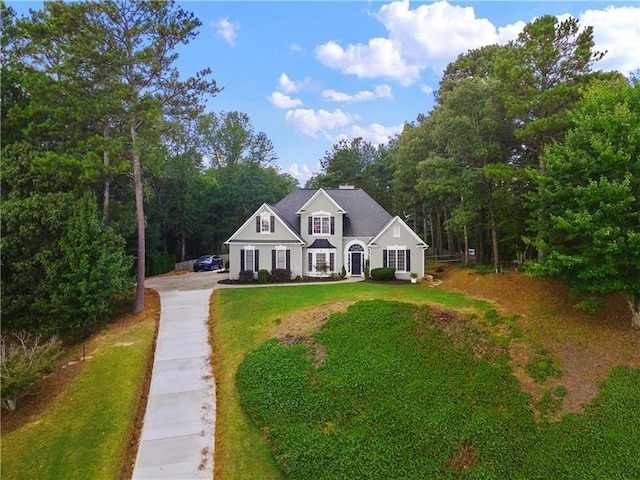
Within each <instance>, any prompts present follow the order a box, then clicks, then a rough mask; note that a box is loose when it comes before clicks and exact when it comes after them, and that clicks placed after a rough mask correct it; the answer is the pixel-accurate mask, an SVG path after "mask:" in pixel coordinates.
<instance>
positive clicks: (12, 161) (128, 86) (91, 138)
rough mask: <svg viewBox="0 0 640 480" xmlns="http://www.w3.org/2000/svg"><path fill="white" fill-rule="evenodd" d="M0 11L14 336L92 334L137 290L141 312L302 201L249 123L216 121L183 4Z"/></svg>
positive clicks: (113, 2) (7, 310)
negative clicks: (183, 68) (203, 259)
mask: <svg viewBox="0 0 640 480" xmlns="http://www.w3.org/2000/svg"><path fill="white" fill-rule="evenodd" d="M1 9H2V32H3V34H2V83H1V93H2V112H1V115H2V116H1V122H2V123H1V128H2V131H1V140H2V172H1V173H2V192H1V195H2V206H1V208H2V210H1V215H2V271H1V274H2V315H3V321H2V329H3V330H6V329H11V328H31V329H35V330H41V331H48V332H65V331H67V332H75V333H80V334H86V333H88V332H89V331H90V330H91V329H92V328H94V327H96V326H99V325H100V324H101V323H102V322H103V321H104V320H105V318H106V317H107V315H108V313H109V311H110V310H111V305H110V304H109V301H110V299H112V298H114V295H115V294H118V295H120V296H121V295H124V294H125V292H126V291H127V290H128V288H129V287H130V286H131V285H133V284H135V283H137V292H136V295H135V308H136V310H140V309H141V308H142V305H143V303H142V302H143V295H144V276H145V273H146V274H155V273H158V272H160V271H166V270H168V269H170V268H172V267H173V263H174V262H175V261H179V260H183V259H189V258H194V257H196V256H198V255H201V254H205V253H219V252H220V251H221V249H222V243H223V242H224V240H226V239H227V238H228V237H229V236H230V235H231V234H232V233H233V231H235V229H236V228H237V227H238V225H239V224H240V223H241V222H243V221H244V220H245V219H246V217H247V216H248V215H249V214H250V213H251V212H253V211H254V210H255V209H256V208H258V206H260V205H261V204H262V203H263V202H276V201H278V200H279V199H280V198H282V197H283V196H285V195H286V194H287V193H289V192H290V191H291V190H292V189H294V188H295V187H296V186H297V181H296V180H295V179H294V178H293V177H291V176H290V175H287V174H283V173H282V172H281V171H280V170H279V169H278V167H277V166H276V160H277V155H276V153H275V151H274V148H273V145H272V144H271V141H270V140H269V139H268V138H267V136H266V135H265V134H264V133H263V132H257V131H255V129H254V128H253V126H252V124H251V119H250V118H249V116H248V115H246V114H245V113H242V112H235V111H231V112H216V113H213V111H212V109H211V108H209V109H207V108H206V107H207V103H208V102H210V101H211V100H212V99H213V98H214V97H215V95H216V94H217V93H219V92H220V90H221V88H220V87H219V86H218V85H217V84H216V82H215V80H214V79H213V78H212V73H211V71H210V70H209V69H203V70H202V71H200V72H198V73H197V74H196V75H195V76H193V77H189V78H183V77H182V76H181V75H180V72H178V70H177V69H176V66H175V62H176V59H177V54H176V47H178V46H179V45H182V44H186V43H188V42H189V40H190V39H192V38H193V37H194V36H195V35H196V34H197V29H198V27H199V26H200V24H201V22H200V21H199V20H198V19H197V18H195V17H194V16H193V15H192V14H191V13H189V12H187V11H185V10H183V9H182V8H180V7H179V6H177V5H175V4H174V3H173V2H130V1H127V0H108V1H104V2H90V1H80V2H73V3H65V2H63V1H55V2H47V3H45V5H44V7H43V9H42V10H39V11H32V12H31V14H30V15H28V16H27V17H25V18H20V19H19V18H17V17H16V15H15V12H14V11H13V10H12V9H11V8H9V7H7V6H6V5H5V4H4V3H2V4H1ZM214 102H215V100H214ZM214 105H215V103H213V104H212V105H210V107H213V106H214ZM136 259H137V260H138V261H136ZM136 271H137V282H136V281H135V280H134V278H133V275H132V272H136Z"/></svg>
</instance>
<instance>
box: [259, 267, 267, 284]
mask: <svg viewBox="0 0 640 480" xmlns="http://www.w3.org/2000/svg"><path fill="white" fill-rule="evenodd" d="M268 280H269V272H268V271H266V270H262V269H261V270H258V283H267V281H268Z"/></svg>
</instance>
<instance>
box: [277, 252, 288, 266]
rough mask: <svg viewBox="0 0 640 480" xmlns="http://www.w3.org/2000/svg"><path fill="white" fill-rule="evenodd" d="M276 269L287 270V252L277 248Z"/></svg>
mask: <svg viewBox="0 0 640 480" xmlns="http://www.w3.org/2000/svg"><path fill="white" fill-rule="evenodd" d="M276 268H287V250H286V249H285V248H276Z"/></svg>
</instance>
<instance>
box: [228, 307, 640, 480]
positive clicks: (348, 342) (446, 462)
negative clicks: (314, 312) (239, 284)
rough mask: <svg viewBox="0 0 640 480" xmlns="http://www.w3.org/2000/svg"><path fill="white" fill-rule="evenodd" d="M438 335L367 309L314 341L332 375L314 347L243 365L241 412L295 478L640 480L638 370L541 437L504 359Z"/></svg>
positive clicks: (277, 348) (408, 312) (392, 312)
mask: <svg viewBox="0 0 640 480" xmlns="http://www.w3.org/2000/svg"><path fill="white" fill-rule="evenodd" d="M435 324H437V325H439V324H438V323H437V322H436V323H435ZM431 325H434V322H433V320H432V319H431V318H430V315H428V314H427V313H425V312H424V311H420V310H418V308H417V307H414V306H410V305H407V304H401V303H396V302H381V301H374V302H363V303H358V304H356V305H354V306H352V307H350V308H349V310H348V311H347V313H344V314H337V315H334V316H332V317H331V320H330V321H329V324H328V326H327V328H326V329H324V330H323V331H321V332H320V333H318V334H316V335H315V336H314V338H315V340H316V341H318V342H319V343H320V344H321V345H322V346H323V347H324V349H326V352H327V356H326V359H325V360H326V361H325V362H324V363H323V364H322V365H321V366H316V367H314V366H313V365H312V362H313V360H314V358H313V357H314V355H315V353H314V352H316V351H317V350H316V347H311V346H309V345H305V344H295V345H293V346H286V345H284V344H282V343H279V342H277V341H275V340H274V341H271V342H268V343H266V344H263V346H261V347H260V348H259V349H258V350H256V351H254V352H252V353H250V354H249V355H248V356H247V357H246V359H245V361H243V363H242V364H241V365H240V368H239V371H238V383H239V386H240V390H241V392H242V394H241V397H242V400H243V404H244V406H245V408H246V409H247V411H248V412H249V413H250V414H251V416H252V418H254V419H255V420H256V422H258V423H259V424H260V425H261V427H262V428H263V429H264V431H265V432H267V435H268V436H269V440H270V443H271V445H272V448H273V449H274V453H275V455H276V458H278V461H279V463H280V465H281V466H282V468H283V469H284V470H285V471H286V473H287V478H291V479H307V478H314V479H318V480H320V479H328V480H329V479H334V478H385V479H387V478H402V479H407V480H408V479H422V478H495V479H504V478H598V479H599V478H602V479H605V478H639V476H640V460H638V458H637V455H636V453H635V452H636V451H637V449H638V447H639V446H640V436H639V435H638V428H640V427H639V426H640V412H638V410H637V408H634V402H635V399H637V398H638V397H639V395H640V382H639V381H640V370H638V369H635V370H630V369H625V368H617V369H615V370H614V371H613V373H612V375H611V376H610V378H609V379H608V380H607V382H606V384H605V386H604V387H603V390H602V392H601V394H600V395H599V397H597V399H596V400H595V401H594V403H593V404H592V405H591V407H590V408H588V409H587V411H586V412H585V413H584V414H581V415H569V416H566V417H564V418H563V420H562V421H561V422H558V423H546V422H543V423H541V424H540V425H536V424H535V422H534V420H533V415H532V413H531V411H530V410H529V409H528V397H527V395H524V394H523V393H522V391H521V390H520V387H519V385H518V383H517V381H516V380H515V378H514V377H513V375H512V374H511V370H510V367H509V365H508V362H507V360H508V359H507V358H506V357H505V356H504V355H498V356H497V357H495V358H493V357H490V360H491V361H487V360H485V359H482V358H477V357H475V356H474V355H473V353H472V351H471V350H470V349H467V348H465V346H464V344H460V343H459V342H458V341H457V340H459V339H460V337H459V335H451V334H445V333H443V332H442V331H441V330H439V329H438V328H435V329H434V328H430V326H431ZM464 334H465V335H466V334H474V329H473V327H472V326H471V325H469V326H467V327H466V328H465V330H464ZM485 334H486V333H485ZM479 339H480V338H479V337H477V336H476V337H474V342H473V344H474V345H477V342H478V340H479ZM487 340H489V344H491V343H490V339H489V338H488V339H487ZM461 451H465V452H466V453H467V457H468V458H466V459H465V458H461V455H460V452H461ZM471 452H472V454H471ZM471 457H475V459H473V458H471Z"/></svg>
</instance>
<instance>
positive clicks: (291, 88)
mask: <svg viewBox="0 0 640 480" xmlns="http://www.w3.org/2000/svg"><path fill="white" fill-rule="evenodd" d="M278 88H279V89H280V90H281V91H283V92H284V93H296V92H299V91H301V90H315V89H316V88H317V85H316V82H314V81H313V80H311V79H310V78H309V77H304V79H303V80H301V81H294V80H291V79H290V78H289V76H288V75H287V74H286V73H281V74H280V78H279V79H278Z"/></svg>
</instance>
